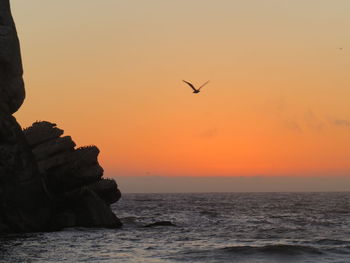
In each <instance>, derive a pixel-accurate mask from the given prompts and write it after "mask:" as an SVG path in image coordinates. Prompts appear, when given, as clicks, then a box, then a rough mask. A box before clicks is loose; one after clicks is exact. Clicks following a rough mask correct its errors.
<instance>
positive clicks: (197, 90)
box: [183, 80, 209, 93]
mask: <svg viewBox="0 0 350 263" xmlns="http://www.w3.org/2000/svg"><path fill="white" fill-rule="evenodd" d="M183 82H185V83H186V84H187V85H188V86H190V87H191V89H193V93H199V92H200V91H201V88H203V87H204V86H205V85H207V84H208V83H209V80H208V81H207V82H205V83H204V84H203V85H202V86H200V87H199V88H198V89H196V88H195V87H194V86H193V84H192V83H190V82H188V81H186V80H183Z"/></svg>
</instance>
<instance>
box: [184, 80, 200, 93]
mask: <svg viewBox="0 0 350 263" xmlns="http://www.w3.org/2000/svg"><path fill="white" fill-rule="evenodd" d="M182 81H183V82H185V83H186V84H187V85H188V86H190V87H191V88H192V89H193V90H194V91H197V90H196V88H195V87H194V86H193V85H192V84H191V83H189V82H187V81H186V80H182Z"/></svg>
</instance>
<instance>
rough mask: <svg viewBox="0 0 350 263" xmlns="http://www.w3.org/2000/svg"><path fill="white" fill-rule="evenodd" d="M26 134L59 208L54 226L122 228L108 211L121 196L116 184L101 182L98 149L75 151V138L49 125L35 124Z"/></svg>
mask: <svg viewBox="0 0 350 263" xmlns="http://www.w3.org/2000/svg"><path fill="white" fill-rule="evenodd" d="M24 134H25V137H26V139H27V141H28V143H29V146H30V147H31V149H32V152H33V153H34V156H35V159H36V161H37V163H38V167H39V172H40V173H41V174H43V175H44V178H45V182H46V183H45V185H46V187H47V192H48V193H49V195H50V196H51V198H52V199H54V200H56V202H57V203H58V204H59V205H58V206H57V207H56V210H55V211H54V213H55V215H54V216H53V222H52V225H53V226H55V227H56V228H63V227H72V226H104V227H119V226H121V223H120V221H119V219H118V218H117V217H116V216H115V215H114V214H113V213H112V211H111V210H110V208H109V205H110V204H112V203H114V202H116V201H118V200H119V198H120V197H121V193H120V191H119V189H118V186H117V184H116V182H115V181H114V180H111V179H103V178H102V176H103V168H102V167H101V166H100V165H99V163H98V160H97V157H98V154H99V150H98V148H97V147H96V146H88V147H81V148H77V149H75V143H74V142H73V140H72V138H71V137H69V136H64V137H62V135H63V130H61V129H59V128H57V127H56V124H54V123H50V122H36V123H34V124H33V125H32V126H31V127H29V128H27V129H25V130H24ZM65 219H66V221H65Z"/></svg>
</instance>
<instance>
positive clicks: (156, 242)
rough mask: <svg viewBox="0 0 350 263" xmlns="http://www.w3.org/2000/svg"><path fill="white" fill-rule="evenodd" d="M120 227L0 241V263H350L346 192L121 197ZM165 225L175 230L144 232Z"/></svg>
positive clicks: (349, 198) (10, 237)
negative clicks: (158, 223)
mask: <svg viewBox="0 0 350 263" xmlns="http://www.w3.org/2000/svg"><path fill="white" fill-rule="evenodd" d="M112 208H113V210H114V211H115V213H116V214H117V215H118V216H119V217H120V219H121V220H122V222H123V223H124V226H123V228H121V229H87V228H69V229H65V230H63V231H60V232H52V233H31V234H22V235H7V236H2V237H0V262H6V263H12V262H113V263H114V262H116V263H122V262H130V263H141V262H142V263H160V262H164V263H179V262H191V263H196V262H198V263H199V262H200V263H203V262H213V263H214V262H215V263H225V262H237V263H243V262H244V263H255V262H256V263H267V262H269V263H273V262H276V263H277V262H278V263H281V262H318V263H323V262H338V263H341V262H342V263H349V262H350V193H349V192H345V193H344V192H343V193H203V194H197V193H196V194H190V193H186V194H124V195H123V197H122V199H121V200H120V201H119V202H118V203H116V204H114V205H113V206H112ZM160 221H170V222H171V223H172V224H174V225H173V226H154V227H145V226H146V225H148V224H151V223H155V222H160Z"/></svg>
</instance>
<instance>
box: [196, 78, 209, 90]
mask: <svg viewBox="0 0 350 263" xmlns="http://www.w3.org/2000/svg"><path fill="white" fill-rule="evenodd" d="M209 81H210V80H208V81H207V82H205V83H204V84H203V85H202V86H200V87H199V89H198V90H200V89H201V88H203V87H204V86H205V85H207V84H208V83H209Z"/></svg>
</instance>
